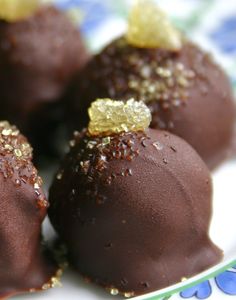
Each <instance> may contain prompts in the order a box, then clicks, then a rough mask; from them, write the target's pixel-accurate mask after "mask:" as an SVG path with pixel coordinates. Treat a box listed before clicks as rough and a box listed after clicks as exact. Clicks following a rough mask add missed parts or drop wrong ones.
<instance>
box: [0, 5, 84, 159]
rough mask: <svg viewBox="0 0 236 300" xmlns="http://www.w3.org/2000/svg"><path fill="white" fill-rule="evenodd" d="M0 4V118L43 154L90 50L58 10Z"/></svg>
mask: <svg viewBox="0 0 236 300" xmlns="http://www.w3.org/2000/svg"><path fill="white" fill-rule="evenodd" d="M0 5H1V12H0V103H1V113H0V118H1V119H7V120H9V121H11V122H12V123H14V124H16V125H17V126H18V127H19V128H20V130H21V131H22V132H23V133H24V134H26V135H27V137H29V139H30V141H31V143H32V144H33V146H34V148H35V150H36V151H38V152H41V153H44V154H47V153H49V152H50V150H51V152H52V151H53V150H54V149H52V148H53V143H52V142H53V133H54V132H55V129H56V128H57V127H58V123H59V122H60V121H61V119H62V108H61V104H60V98H61V96H62V94H63V93H64V91H65V89H66V87H67V85H68V83H69V81H70V80H71V78H72V76H73V75H74V73H75V72H76V71H78V70H79V69H80V68H81V67H82V66H83V65H84V64H85V62H86V61H87V59H88V54H87V51H86V49H85V46H84V45H83V41H82V38H81V35H80V33H79V31H78V30H77V28H75V27H74V26H73V24H72V23H71V22H70V20H69V19H68V18H67V17H66V15H65V14H64V13H63V12H60V11H59V10H57V9H56V8H54V7H50V6H45V7H44V6H42V7H41V6H40V5H39V1H36V0H23V1H22V0H15V1H8V0H1V1H0Z"/></svg>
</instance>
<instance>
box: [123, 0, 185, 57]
mask: <svg viewBox="0 0 236 300" xmlns="http://www.w3.org/2000/svg"><path fill="white" fill-rule="evenodd" d="M126 38H127V42H128V43H129V44H131V45H133V46H136V47H140V48H163V49H167V50H173V51H177V50H180V49H181V47H182V38H181V34H180V32H179V31H178V30H177V29H176V28H175V27H174V26H173V25H172V24H171V23H170V21H169V19H168V17H167V16H166V14H165V13H164V12H163V11H162V10H161V9H160V8H159V7H158V6H157V4H156V3H155V2H154V1H153V0H136V3H135V4H134V6H133V7H132V9H131V12H130V16H129V24H128V31H127V36H126Z"/></svg>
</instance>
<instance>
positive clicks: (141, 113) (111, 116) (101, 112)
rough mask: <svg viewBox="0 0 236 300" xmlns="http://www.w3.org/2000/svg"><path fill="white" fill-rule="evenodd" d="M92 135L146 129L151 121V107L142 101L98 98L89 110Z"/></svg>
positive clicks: (89, 129) (89, 128) (89, 127)
mask: <svg viewBox="0 0 236 300" xmlns="http://www.w3.org/2000/svg"><path fill="white" fill-rule="evenodd" d="M88 112H89V117H90V123H89V126H88V131H89V133H90V134H91V135H93V136H97V135H103V136H104V135H110V134H114V133H121V132H129V131H144V130H145V129H147V128H148V126H149V124H150V123H151V113H150V110H149V108H148V107H147V106H146V105H145V104H144V103H143V102H142V101H140V102H139V101H134V99H130V100H128V101H127V102H126V103H125V102H123V101H114V100H111V99H97V100H96V101H94V102H93V103H92V104H91V107H90V108H89V110H88Z"/></svg>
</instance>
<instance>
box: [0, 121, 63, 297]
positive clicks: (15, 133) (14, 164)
mask: <svg viewBox="0 0 236 300" xmlns="http://www.w3.org/2000/svg"><path fill="white" fill-rule="evenodd" d="M0 191H1V204H0V266H1V267H0V299H6V298H8V297H10V296H12V295H15V294H18V293H23V292H34V291H36V290H44V289H47V288H50V287H53V286H55V285H56V284H57V283H58V279H57V276H58V275H59V273H58V271H57V266H56V264H55V263H54V262H53V260H51V258H50V257H49V256H48V255H47V253H48V251H47V250H46V248H45V246H43V245H42V243H41V225H42V222H43V220H44V218H45V215H46V213H47V207H48V202H47V200H46V198H45V195H44V192H43V190H42V180H41V178H40V177H39V176H38V173H37V170H36V169H35V167H34V166H33V164H32V148H31V147H30V145H29V144H28V141H27V140H26V138H25V137H24V136H23V135H21V134H20V132H19V130H18V129H17V128H16V127H15V126H11V125H10V124H9V123H8V122H0Z"/></svg>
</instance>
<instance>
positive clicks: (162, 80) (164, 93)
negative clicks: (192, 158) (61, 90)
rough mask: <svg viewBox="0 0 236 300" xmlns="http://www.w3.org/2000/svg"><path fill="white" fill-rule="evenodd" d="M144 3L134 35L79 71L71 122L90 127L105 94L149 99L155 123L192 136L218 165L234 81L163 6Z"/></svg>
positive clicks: (229, 127)
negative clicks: (90, 117)
mask: <svg viewBox="0 0 236 300" xmlns="http://www.w3.org/2000/svg"><path fill="white" fill-rule="evenodd" d="M137 2H138V4H137V5H135V6H134V7H133V9H132V10H131V13H130V18H129V26H128V31H127V34H126V35H125V36H123V37H121V38H119V39H117V40H115V41H113V42H112V43H111V44H110V45H108V46H107V47H106V48H105V49H104V50H103V51H102V52H101V53H100V54H98V55H96V56H95V57H94V58H93V59H92V60H91V61H90V63H89V64H88V65H87V66H86V67H85V68H84V70H83V71H82V72H81V73H80V74H78V76H76V78H75V80H74V82H73V84H72V86H71V89H70V92H69V93H68V95H67V97H66V99H65V100H66V102H67V110H68V123H69V124H70V126H71V127H72V128H73V129H75V130H76V129H78V128H80V127H83V126H86V123H87V122H88V115H87V113H86V111H87V109H88V107H89V106H90V103H91V102H92V101H93V100H94V99H96V98H97V97H104V98H106V97H108V98H115V99H124V100H125V101H127V99H129V98H131V97H132V98H134V99H135V100H140V99H142V100H143V101H144V102H145V103H146V104H147V105H148V107H149V108H150V110H151V112H152V123H151V127H152V128H158V129H164V130H167V131H170V132H172V133H174V134H176V135H178V136H180V137H182V138H183V139H185V140H186V141H187V142H188V143H190V144H191V145H192V146H193V147H194V148H195V149H196V150H197V152H198V153H199V154H200V156H201V157H202V158H203V160H204V161H205V162H206V163H207V165H208V167H210V169H213V168H215V167H216V166H218V165H219V164H220V163H221V162H222V161H223V160H224V159H225V158H226V157H227V155H228V150H229V148H230V146H231V142H232V135H233V124H234V120H235V107H234V101H233V94H232V90H231V86H230V83H229V80H228V78H227V76H226V75H225V73H224V72H223V71H222V69H221V68H220V67H219V66H218V65H217V64H216V63H215V62H214V60H213V59H212V57H211V56H210V55H209V54H208V53H206V52H205V51H203V50H202V49H200V48H199V47H198V46H196V45H195V44H193V43H192V42H191V41H189V40H188V39H186V38H185V37H183V36H182V35H181V34H180V33H179V32H178V31H177V30H176V29H175V28H174V27H173V26H172V25H171V24H170V23H169V21H168V19H167V17H166V16H165V15H164V14H163V12H162V11H160V10H159V8H157V7H156V4H154V3H153V2H152V1H150V0H140V1H137ZM82 99H83V100H82Z"/></svg>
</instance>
